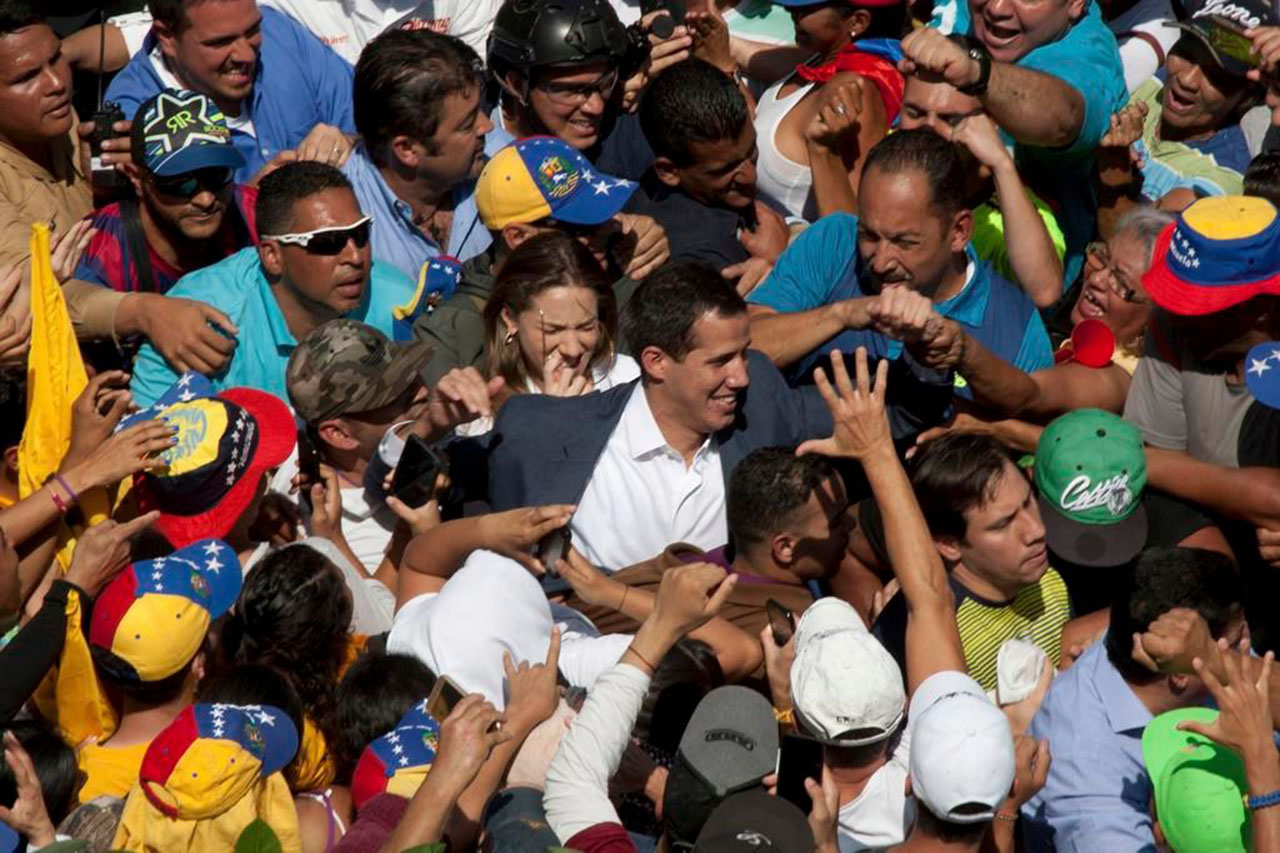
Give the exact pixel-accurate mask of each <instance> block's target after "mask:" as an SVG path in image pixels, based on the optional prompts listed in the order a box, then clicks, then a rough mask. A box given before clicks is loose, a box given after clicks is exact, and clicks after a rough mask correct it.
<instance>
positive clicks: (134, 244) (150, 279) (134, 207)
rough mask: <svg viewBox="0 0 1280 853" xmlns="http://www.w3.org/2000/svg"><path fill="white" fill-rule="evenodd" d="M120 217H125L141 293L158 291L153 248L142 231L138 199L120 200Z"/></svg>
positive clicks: (132, 260)
mask: <svg viewBox="0 0 1280 853" xmlns="http://www.w3.org/2000/svg"><path fill="white" fill-rule="evenodd" d="M120 217H121V218H122V219H124V234H125V239H126V240H128V241H129V260H130V262H131V263H132V264H133V267H134V269H136V270H137V271H138V290H139V291H140V292H141V293H155V292H156V277H155V275H154V274H153V273H152V271H151V250H150V249H149V248H147V236H146V234H144V233H143V231H142V214H141V212H140V211H139V210H138V201H137V199H133V198H126V199H124V200H123V201H121V202H120Z"/></svg>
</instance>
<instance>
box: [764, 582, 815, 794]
mask: <svg viewBox="0 0 1280 853" xmlns="http://www.w3.org/2000/svg"><path fill="white" fill-rule="evenodd" d="M764 609H765V612H766V613H767V614H769V629H770V630H772V631H773V642H774V644H775V645H776V646H777V647H778V648H782V647H783V646H785V645H786V644H787V643H789V642H791V638H792V637H794V636H795V634H796V616H795V614H794V613H792V612H791V611H790V610H788V609H787V608H785V607H783V606H782V604H781V603H780V602H779V601H778V600H777V599H776V598H771V599H769V600H768V601H766V602H765V603H764ZM806 814H807V813H806Z"/></svg>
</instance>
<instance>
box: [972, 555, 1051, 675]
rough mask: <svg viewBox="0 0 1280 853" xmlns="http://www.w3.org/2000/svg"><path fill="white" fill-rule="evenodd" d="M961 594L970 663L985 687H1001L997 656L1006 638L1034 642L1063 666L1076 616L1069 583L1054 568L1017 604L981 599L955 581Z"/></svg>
mask: <svg viewBox="0 0 1280 853" xmlns="http://www.w3.org/2000/svg"><path fill="white" fill-rule="evenodd" d="M951 587H952V589H953V590H955V595H956V624H957V625H958V626H959V628H960V642H961V645H963V646H964V659H965V663H966V664H968V666H969V674H970V675H972V676H973V677H974V678H975V679H976V680H977V682H978V683H979V684H981V685H982V688H983V689H984V690H994V689H995V687H996V656H997V655H998V654H999V652H1000V646H1002V645H1003V644H1004V641H1005V640H1008V639H1010V638H1012V637H1017V638H1020V639H1024V640H1030V641H1031V642H1033V643H1035V644H1036V645H1037V646H1039V647H1040V648H1042V649H1044V651H1045V654H1047V655H1048V656H1049V659H1050V660H1052V661H1053V665H1054V666H1057V665H1058V652H1059V641H1060V639H1061V636H1062V626H1063V625H1064V624H1066V622H1067V621H1068V620H1069V619H1070V618H1071V603H1070V600H1069V599H1068V596H1067V585H1066V584H1065V583H1064V582H1063V580H1062V576H1061V575H1059V574H1058V573H1057V572H1056V571H1054V570H1053V569H1049V570H1047V571H1046V572H1045V573H1044V577H1042V578H1040V580H1039V582H1037V583H1036V584H1035V585H1033V586H1028V587H1026V588H1024V589H1023V590H1022V591H1021V592H1019V593H1018V594H1017V596H1016V597H1015V598H1014V599H1013V601H1011V602H989V601H984V600H983V599H980V598H976V597H974V595H973V594H972V593H971V592H969V591H968V590H966V589H965V588H964V587H963V586H962V585H960V584H958V583H956V582H955V581H954V580H953V581H952V584H951Z"/></svg>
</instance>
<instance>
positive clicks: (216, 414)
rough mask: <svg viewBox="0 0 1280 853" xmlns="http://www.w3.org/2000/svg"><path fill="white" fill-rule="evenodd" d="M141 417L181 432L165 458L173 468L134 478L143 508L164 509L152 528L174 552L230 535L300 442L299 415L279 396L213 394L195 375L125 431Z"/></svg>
mask: <svg viewBox="0 0 1280 853" xmlns="http://www.w3.org/2000/svg"><path fill="white" fill-rule="evenodd" d="M141 418H159V419H160V420H163V421H165V422H166V423H168V424H169V425H170V426H175V427H177V428H178V435H177V441H176V443H175V444H174V446H173V447H172V448H170V449H169V450H166V451H165V452H164V453H163V454H162V455H161V457H160V458H161V459H163V460H164V462H165V463H166V464H167V466H168V467H167V468H163V469H157V470H153V471H148V472H144V473H141V474H138V475H137V479H136V486H137V493H138V505H139V507H141V509H142V511H143V512H148V511H150V510H153V509H156V510H159V511H160V517H159V518H157V519H156V521H155V523H154V525H153V527H154V528H155V529H156V530H158V531H159V532H160V533H161V534H163V535H164V537H165V538H166V539H168V540H169V542H170V544H172V545H173V546H174V547H175V548H181V547H183V546H185V545H188V544H190V543H192V542H195V541H197V540H200V539H207V538H210V537H222V536H226V535H227V534H228V533H229V532H230V531H231V529H232V528H233V527H234V526H235V524H236V521H237V520H238V519H239V518H240V516H241V515H242V514H243V513H244V511H245V510H246V509H248V507H249V505H250V504H251V503H252V502H253V500H254V498H255V496H256V494H257V489H258V483H259V481H260V480H261V478H262V474H263V473H264V472H266V471H267V470H268V469H270V468H274V467H276V466H278V465H280V464H281V463H282V462H284V461H285V460H286V459H288V458H289V454H290V453H292V452H293V446H294V443H295V442H296V441H297V427H296V425H295V423H294V419H293V415H292V413H290V411H289V407H288V406H286V405H285V404H284V403H283V402H281V401H280V400H279V399H278V398H276V397H275V396H273V395H271V394H268V393H266V392H265V391H258V390H255V389H253V388H228V389H227V390H225V391H222V392H221V393H219V394H217V395H216V396H215V395H214V394H213V389H212V386H210V385H209V382H208V380H206V379H205V378H204V377H202V376H200V375H199V374H197V373H190V372H189V373H185V374H183V376H182V377H181V378H180V379H179V380H178V381H177V382H176V383H175V384H174V385H173V387H172V388H170V389H169V390H168V391H166V392H165V393H164V395H163V396H161V398H160V399H159V400H158V401H157V402H156V404H155V405H153V406H150V407H148V408H147V409H144V410H143V411H141V412H139V413H138V414H137V415H135V416H133V417H131V418H129V419H128V420H127V421H122V423H121V426H127V425H128V424H131V423H134V422H136V420H138V419H141Z"/></svg>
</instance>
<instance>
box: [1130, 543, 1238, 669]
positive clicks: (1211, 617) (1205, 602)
mask: <svg viewBox="0 0 1280 853" xmlns="http://www.w3.org/2000/svg"><path fill="white" fill-rule="evenodd" d="M1118 587H1119V588H1118V589H1117V590H1116V597H1115V600H1114V601H1113V602H1112V605H1111V627H1110V628H1109V629H1108V631H1107V639H1106V651H1107V659H1108V660H1109V661H1111V665H1112V666H1114V667H1115V668H1116V669H1117V670H1119V672H1120V675H1122V676H1123V677H1124V678H1125V679H1126V680H1127V681H1131V682H1135V683H1138V684H1142V683H1145V682H1149V681H1154V680H1155V679H1157V678H1159V677H1160V676H1158V675H1155V674H1154V673H1152V672H1151V671H1150V670H1148V669H1147V668H1146V667H1144V666H1142V665H1141V664H1140V663H1138V662H1137V661H1135V660H1134V659H1133V635H1134V634H1140V633H1142V632H1143V631H1145V630H1147V627H1148V626H1149V625H1150V624H1151V623H1152V622H1154V621H1156V620H1157V619H1159V618H1160V616H1161V615H1162V614H1164V613H1167V612H1169V611H1170V610H1173V609H1174V608H1175V607H1187V608H1190V609H1191V610H1194V611H1196V612H1197V613H1199V614H1200V615H1201V616H1202V617H1204V621H1205V622H1207V623H1208V625H1209V633H1210V634H1212V635H1213V636H1214V637H1219V636H1221V635H1222V632H1223V631H1224V630H1226V628H1227V625H1229V624H1230V623H1231V622H1232V621H1233V620H1234V619H1235V618H1236V617H1238V616H1240V614H1241V612H1242V609H1243V604H1242V601H1243V599H1244V589H1243V586H1242V584H1241V582H1240V574H1239V572H1238V571H1236V567H1235V563H1233V562H1232V560H1231V558H1230V557H1228V556H1227V555H1225V554H1221V553H1219V552H1217V551H1207V550H1205V549H1203V548H1148V549H1147V550H1146V551H1143V552H1142V554H1141V555H1140V556H1139V557H1138V562H1137V564H1136V565H1135V566H1134V567H1133V571H1132V572H1129V573H1128V574H1127V576H1123V577H1122V578H1121V579H1120V582H1119V584H1118Z"/></svg>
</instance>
